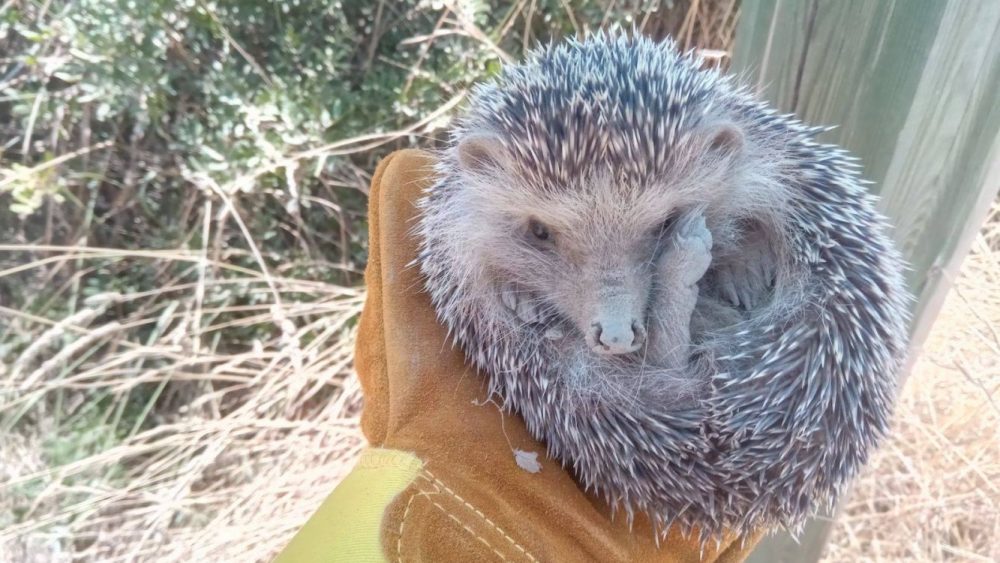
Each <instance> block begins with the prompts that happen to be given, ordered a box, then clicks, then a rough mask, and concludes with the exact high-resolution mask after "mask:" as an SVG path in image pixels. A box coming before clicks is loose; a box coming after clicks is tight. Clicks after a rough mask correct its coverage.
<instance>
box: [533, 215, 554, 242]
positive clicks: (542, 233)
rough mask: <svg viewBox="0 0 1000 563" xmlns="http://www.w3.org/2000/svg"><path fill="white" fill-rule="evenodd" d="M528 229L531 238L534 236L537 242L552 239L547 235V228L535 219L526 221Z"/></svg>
mask: <svg viewBox="0 0 1000 563" xmlns="http://www.w3.org/2000/svg"><path fill="white" fill-rule="evenodd" d="M528 228H529V229H530V230H531V234H532V236H534V237H535V238H536V239H537V240H540V241H543V242H544V241H548V240H549V239H550V238H552V235H551V234H550V233H549V228H548V227H546V226H545V225H543V224H542V223H541V222H540V221H538V220H537V219H531V220H530V221H528Z"/></svg>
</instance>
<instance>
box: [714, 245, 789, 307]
mask: <svg viewBox="0 0 1000 563" xmlns="http://www.w3.org/2000/svg"><path fill="white" fill-rule="evenodd" d="M776 270H777V266H776V263H775V257H774V255H773V254H772V253H771V252H770V251H769V250H768V248H767V246H766V242H765V241H759V242H757V243H755V244H751V245H748V246H747V247H746V248H745V249H743V251H742V252H741V254H740V256H739V260H738V261H735V260H734V261H732V262H730V261H727V262H726V263H724V264H721V265H720V266H719V267H718V268H717V269H716V271H715V277H716V286H717V288H718V291H719V293H720V296H721V297H722V298H723V299H725V300H726V301H728V302H729V303H730V304H732V305H733V306H734V307H742V308H743V309H746V310H750V309H753V308H754V307H756V306H758V305H760V304H762V303H763V302H764V301H765V300H766V297H767V294H768V293H769V292H770V291H771V289H772V288H773V287H774V280H775V273H776Z"/></svg>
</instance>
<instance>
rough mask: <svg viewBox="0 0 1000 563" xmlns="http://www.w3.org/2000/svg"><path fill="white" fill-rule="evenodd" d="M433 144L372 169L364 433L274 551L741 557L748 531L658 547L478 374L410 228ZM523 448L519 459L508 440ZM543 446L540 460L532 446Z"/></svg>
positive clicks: (313, 555) (344, 556)
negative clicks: (340, 473) (557, 456)
mask: <svg viewBox="0 0 1000 563" xmlns="http://www.w3.org/2000/svg"><path fill="white" fill-rule="evenodd" d="M432 164H433V160H432V158H431V156H430V155H429V154H427V153H424V152H420V151H415V150H404V151H399V152H396V153H393V154H392V155H390V156H389V157H388V158H386V159H385V160H384V161H383V162H382V163H381V164H380V165H379V167H378V170H377V171H376V172H375V176H374V178H373V180H372V189H371V199H370V202H371V203H370V211H369V228H370V235H371V236H370V239H369V241H370V248H371V251H370V255H369V262H368V268H367V271H366V281H367V284H368V297H367V302H366V303H365V307H364V311H363V313H362V316H361V324H360V327H359V333H358V342H357V350H356V364H357V370H358V374H359V376H360V377H361V383H362V386H363V389H364V394H365V407H364V413H363V416H362V420H361V424H362V429H363V431H364V433H365V436H367V438H368V440H369V442H370V443H371V447H370V448H369V449H368V450H367V451H366V452H365V453H364V454H363V455H362V457H361V460H360V461H359V463H358V465H357V466H356V467H355V468H354V470H353V471H352V473H351V474H350V475H348V476H347V477H346V478H345V479H344V481H343V482H342V483H341V484H340V485H339V486H338V487H337V489H336V490H335V491H334V492H333V493H332V494H331V496H330V497H329V498H328V499H327V500H326V501H325V502H324V504H323V506H322V507H321V508H320V509H319V510H318V511H317V513H316V514H315V515H314V516H313V517H312V519H310V521H309V522H308V523H307V524H306V525H305V527H303V529H302V530H301V531H300V532H299V534H298V535H297V536H296V537H295V538H294V539H293V540H292V542H291V543H290V544H289V546H288V547H287V548H286V549H285V551H284V552H283V553H282V554H281V556H279V559H278V560H279V561H295V562H300V561H301V562H307V561H404V560H405V561H434V562H443V561H463V562H465V561H490V560H505V561H571V562H578V561H676V562H681V561H716V562H729V561H740V560H742V559H744V558H745V557H746V555H747V554H748V553H749V550H750V548H751V547H752V546H753V545H754V544H755V542H756V540H757V537H754V538H745V539H744V538H736V537H731V538H727V539H726V541H724V542H722V543H721V545H717V544H716V543H715V542H714V541H711V542H706V545H705V548H704V552H702V551H701V543H700V542H699V541H698V540H697V539H696V538H695V537H693V536H692V537H691V538H685V537H683V535H682V534H681V533H680V531H678V530H673V531H671V533H670V534H669V536H668V537H667V539H666V540H665V541H661V542H660V545H659V547H657V544H656V541H655V539H654V535H653V532H652V529H651V528H650V526H649V523H648V521H646V520H645V519H643V518H641V517H637V518H636V522H635V524H634V526H633V529H632V530H629V528H628V525H627V523H626V519H625V518H624V516H623V515H621V516H620V517H618V518H617V519H615V520H611V519H610V516H609V514H610V513H609V510H608V508H607V507H606V506H605V505H604V503H602V502H601V501H600V500H599V499H597V498H596V497H595V496H591V495H588V494H585V493H584V492H582V491H581V490H580V489H579V488H578V487H577V484H576V483H575V482H574V480H573V479H572V477H571V476H570V474H569V473H567V471H565V470H564V469H563V468H562V467H561V466H560V464H559V463H558V462H556V461H554V460H552V459H549V458H548V457H546V454H545V448H544V446H543V445H542V444H540V443H539V442H537V441H535V440H534V439H533V438H532V437H531V436H530V435H529V434H528V432H527V429H526V428H525V426H524V424H523V423H522V422H521V420H520V419H519V418H518V417H517V416H514V415H510V414H505V413H502V412H501V410H500V409H499V408H498V407H497V405H496V404H495V403H494V402H493V401H491V400H490V397H489V396H488V394H487V386H486V378H485V377H483V376H482V375H480V374H478V373H476V371H475V370H474V369H473V368H471V367H469V366H468V365H467V364H466V362H465V359H464V356H463V354H462V352H461V351H460V350H459V349H458V348H456V347H454V346H453V345H452V343H451V342H450V341H449V339H448V338H447V336H446V331H445V329H444V328H443V327H442V326H441V325H440V324H438V322H437V319H436V317H435V314H434V310H433V308H432V306H431V303H430V300H429V296H428V295H427V294H426V293H425V292H424V291H423V285H422V278H421V275H420V271H419V268H418V267H416V266H409V267H408V265H409V264H410V263H411V262H412V261H413V260H414V258H415V257H416V255H417V242H416V241H415V240H414V239H413V238H412V236H411V232H412V231H411V230H412V228H413V226H414V222H415V218H416V217H417V213H418V212H417V210H416V209H415V207H414V202H415V200H416V199H417V198H418V197H419V195H420V194H421V192H422V191H423V190H424V189H426V188H427V187H428V186H429V185H431V183H432V174H433V171H432ZM516 451H520V452H521V453H519V454H518V455H519V456H520V457H521V463H520V464H519V463H518V462H517V460H516V458H515V452H516ZM533 454H537V463H538V465H537V467H535V466H533V463H532V462H533V460H532V455H533Z"/></svg>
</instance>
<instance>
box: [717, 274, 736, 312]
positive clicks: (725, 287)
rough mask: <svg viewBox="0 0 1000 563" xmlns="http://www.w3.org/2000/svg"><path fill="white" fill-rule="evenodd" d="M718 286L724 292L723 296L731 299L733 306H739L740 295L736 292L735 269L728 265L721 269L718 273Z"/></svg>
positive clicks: (727, 299)
mask: <svg viewBox="0 0 1000 563" xmlns="http://www.w3.org/2000/svg"><path fill="white" fill-rule="evenodd" d="M718 286H719V291H720V292H722V297H723V298H724V299H725V300H726V301H729V302H730V303H731V304H732V305H733V307H739V305H740V297H739V294H738V293H737V292H736V282H735V281H733V270H732V268H730V267H728V266H724V267H722V268H720V269H719V273H718Z"/></svg>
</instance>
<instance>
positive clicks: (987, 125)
mask: <svg viewBox="0 0 1000 563" xmlns="http://www.w3.org/2000/svg"><path fill="white" fill-rule="evenodd" d="M733 70H735V71H737V72H739V73H740V74H742V75H743V76H744V77H745V79H747V80H748V81H749V83H750V84H753V85H755V86H756V89H757V90H758V92H759V93H760V94H761V95H762V96H763V97H764V98H765V99H767V100H769V101H771V102H772V103H773V104H775V105H776V106H777V107H778V108H779V109H781V110H782V111H786V112H792V113H795V114H796V115H798V116H799V117H801V118H802V119H803V120H805V121H806V122H809V123H812V124H817V125H820V124H824V125H837V126H838V127H837V129H835V130H834V131H831V132H829V133H826V134H824V135H823V139H824V140H826V141H829V142H833V143H837V144H840V145H842V146H844V147H846V148H848V149H850V150H851V151H852V152H853V153H854V154H855V155H856V156H858V157H860V158H861V159H862V161H863V165H864V173H865V176H866V177H867V178H868V179H870V180H872V181H874V182H875V185H874V186H873V189H874V190H875V191H876V192H877V193H878V194H879V195H880V197H881V198H882V200H881V206H882V209H883V211H885V212H886V213H887V214H888V215H889V217H890V218H891V219H892V221H893V224H894V225H895V231H894V236H895V238H896V240H897V242H898V243H899V244H900V246H901V248H902V249H903V251H904V253H905V254H906V256H907V258H908V260H909V261H910V263H911V265H912V268H913V269H912V271H911V272H910V273H909V276H908V281H909V283H910V285H911V287H912V288H913V291H914V293H915V294H916V295H917V296H918V300H917V302H916V303H915V304H914V323H913V341H912V349H911V354H910V358H911V362H912V360H913V359H914V358H915V356H916V354H917V352H918V351H919V348H920V346H921V345H922V343H923V342H924V340H925V338H926V336H927V333H928V331H929V330H930V326H931V324H932V322H933V319H934V317H935V316H936V315H937V313H938V311H939V310H940V307H941V304H942V302H943V300H944V297H945V295H946V294H947V291H948V288H949V281H950V280H952V279H954V276H955V275H956V274H957V272H958V268H959V266H960V264H961V261H962V259H963V258H964V257H965V255H966V254H967V253H968V250H969V247H970V246H971V244H972V240H973V238H974V236H975V234H976V232H977V231H978V229H979V228H980V226H981V224H982V221H983V219H984V218H985V216H986V213H987V211H988V210H989V206H990V203H991V202H992V201H993V199H994V198H995V197H996V194H997V191H998V189H1000V2H998V1H997V0H895V1H893V0H874V1H873V0H801V1H800V0H744V1H743V2H742V12H741V20H740V23H739V27H738V28H737V36H736V44H735V47H734V59H733ZM832 521H833V518H832V516H831V515H826V516H825V517H824V518H820V519H817V520H814V521H813V522H811V523H810V524H809V525H808V526H807V527H806V530H805V532H804V533H803V535H802V537H801V538H800V541H799V542H798V543H796V542H794V541H793V540H792V539H791V538H790V537H789V536H788V535H778V536H775V537H772V538H768V539H766V540H765V541H764V542H762V544H761V546H760V547H759V548H758V549H757V550H755V552H754V554H753V555H752V556H751V558H750V561H755V562H762V563H763V562H767V563H775V562H795V563H799V562H808V561H817V560H819V558H820V557H821V553H822V550H823V546H824V544H825V542H826V540H827V537H828V535H829V533H830V528H831V525H832Z"/></svg>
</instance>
